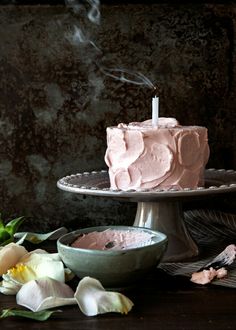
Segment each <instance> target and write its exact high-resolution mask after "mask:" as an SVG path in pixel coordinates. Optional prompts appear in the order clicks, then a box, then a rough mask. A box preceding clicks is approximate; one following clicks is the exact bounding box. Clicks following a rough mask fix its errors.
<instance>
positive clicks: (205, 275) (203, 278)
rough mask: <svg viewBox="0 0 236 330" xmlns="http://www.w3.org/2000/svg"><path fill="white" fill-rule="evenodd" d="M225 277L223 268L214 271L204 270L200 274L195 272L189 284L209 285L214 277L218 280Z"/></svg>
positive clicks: (225, 271) (225, 272)
mask: <svg viewBox="0 0 236 330" xmlns="http://www.w3.org/2000/svg"><path fill="white" fill-rule="evenodd" d="M226 275H227V270H226V269H225V268H220V269H217V270H215V269H214V268H212V267H211V268H210V269H204V270H202V271H201V272H196V273H193V274H192V277H191V282H193V283H196V284H202V285H205V284H208V283H210V282H211V281H212V280H213V279H214V278H215V277H216V278H218V279H220V278H223V277H225V276H226Z"/></svg>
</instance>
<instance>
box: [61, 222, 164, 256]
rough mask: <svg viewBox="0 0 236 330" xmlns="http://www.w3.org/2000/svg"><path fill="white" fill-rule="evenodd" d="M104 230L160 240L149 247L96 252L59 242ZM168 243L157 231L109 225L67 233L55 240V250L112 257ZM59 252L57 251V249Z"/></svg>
mask: <svg viewBox="0 0 236 330" xmlns="http://www.w3.org/2000/svg"><path fill="white" fill-rule="evenodd" d="M106 229H115V230H137V229H138V230H143V231H146V232H148V233H150V234H154V235H155V236H157V237H159V238H160V240H159V241H158V242H153V243H152V244H149V245H145V246H139V247H136V248H131V249H124V250H96V249H84V248H77V247H73V246H71V245H68V244H65V243H62V242H61V241H62V240H64V239H65V238H66V237H67V236H70V235H75V236H78V234H79V233H81V234H83V233H89V232H92V231H104V230H106ZM75 239H76V238H73V240H75ZM71 243H72V242H70V243H69V244H71ZM167 243H168V238H167V236H166V234H164V233H162V232H160V231H157V230H153V229H150V228H146V227H138V226H125V225H124V226H123V225H118V226H117V225H111V226H108V225H106V226H92V227H86V228H80V229H76V230H74V231H71V232H68V233H66V234H64V235H62V236H61V237H59V238H58V239H57V249H58V247H60V246H61V247H63V248H64V249H66V250H67V251H68V250H70V251H79V252H85V253H87V254H97V255H106V256H108V255H110V256H114V255H120V254H124V253H128V252H132V251H138V250H144V249H150V247H156V246H157V245H158V246H162V245H166V244H167ZM58 252H59V249H58ZM59 253H60V252H59Z"/></svg>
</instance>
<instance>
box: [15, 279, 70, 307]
mask: <svg viewBox="0 0 236 330" xmlns="http://www.w3.org/2000/svg"><path fill="white" fill-rule="evenodd" d="M16 302H17V304H18V305H21V306H24V307H26V308H28V309H30V310H32V311H33V312H38V311H42V310H45V309H49V308H53V307H58V306H64V305H72V304H76V300H75V298H74V292H73V290H72V289H71V288H70V287H69V286H68V285H67V284H65V283H61V282H59V281H56V280H54V279H52V278H49V277H44V278H40V279H38V280H32V281H30V282H28V283H26V284H24V285H23V286H22V287H21V289H20V290H19V292H18V293H17V295H16Z"/></svg>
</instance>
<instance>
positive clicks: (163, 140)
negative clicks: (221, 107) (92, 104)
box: [105, 118, 209, 190]
mask: <svg viewBox="0 0 236 330" xmlns="http://www.w3.org/2000/svg"><path fill="white" fill-rule="evenodd" d="M208 158H209V146H208V137H207V129H206V128H205V127H200V126H181V125H179V124H178V122H177V121H176V119H174V118H159V119H158V127H153V126H152V121H151V120H146V121H144V122H138V123H130V124H129V125H126V124H119V125H118V126H117V127H108V128H107V150H106V154H105V162H106V164H107V166H108V167H109V177H110V185H111V188H112V189H121V190H129V189H134V190H142V189H167V190H168V189H171V188H175V189H180V190H181V189H184V188H192V189H194V188H197V187H198V186H202V185H203V184H204V177H203V174H204V169H205V165H206V163H207V161H208Z"/></svg>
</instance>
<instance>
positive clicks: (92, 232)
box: [57, 226, 167, 288]
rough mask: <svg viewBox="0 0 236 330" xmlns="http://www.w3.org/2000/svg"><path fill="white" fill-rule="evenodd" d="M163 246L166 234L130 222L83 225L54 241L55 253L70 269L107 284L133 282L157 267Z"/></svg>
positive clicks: (165, 241)
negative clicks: (128, 223) (123, 224)
mask: <svg viewBox="0 0 236 330" xmlns="http://www.w3.org/2000/svg"><path fill="white" fill-rule="evenodd" d="M81 238H82V240H81ZM79 240H81V241H80V242H79ZM77 243H79V244H82V245H80V246H79V245H77ZM109 243H110V244H109ZM72 245H73V246H72ZM74 245H75V246H74ZM76 246H78V247H76ZM166 248H167V237H166V235H165V234H163V233H160V232H158V231H154V230H151V229H148V228H141V227H133V226H98V227H91V228H84V229H79V230H76V231H74V232H71V233H67V234H65V235H64V236H62V237H60V238H59V239H58V241H57V249H58V253H59V255H60V257H61V259H62V261H63V262H64V264H65V265H66V266H67V267H68V268H69V269H71V270H72V271H73V272H74V273H75V274H76V275H77V276H78V277H79V278H83V277H84V276H90V277H94V278H96V279H98V280H99V281H101V283H102V284H103V285H104V286H105V287H108V288H121V287H127V286H133V285H136V284H137V283H138V282H139V281H141V280H142V279H143V278H144V277H145V276H146V275H147V274H149V273H150V272H151V271H152V270H153V269H155V268H156V267H157V265H158V263H159V262H160V260H161V258H162V257H163V255H164V253H165V251H166Z"/></svg>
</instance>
